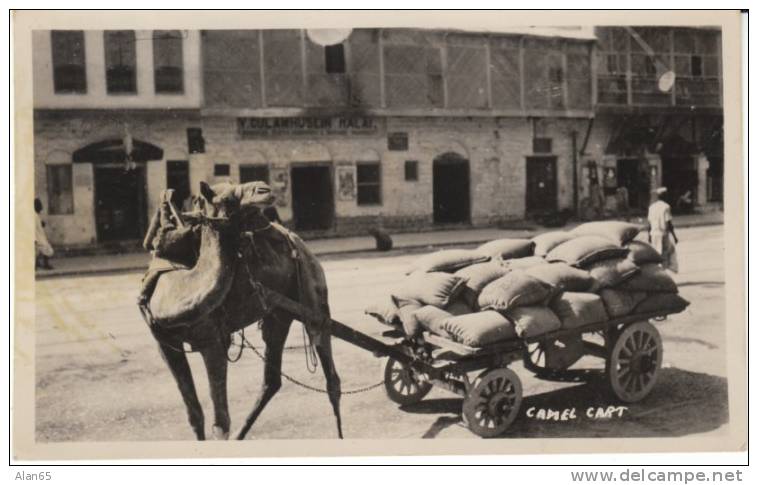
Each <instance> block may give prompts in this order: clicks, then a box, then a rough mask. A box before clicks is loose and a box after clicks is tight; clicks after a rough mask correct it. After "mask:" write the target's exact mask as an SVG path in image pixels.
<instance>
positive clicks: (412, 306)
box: [397, 300, 422, 336]
mask: <svg viewBox="0 0 758 485" xmlns="http://www.w3.org/2000/svg"><path fill="white" fill-rule="evenodd" d="M421 307H422V305H421V303H419V302H417V301H412V300H406V301H403V304H402V306H400V307H399V308H398V309H397V318H398V320H400V323H402V325H403V330H404V331H405V334H406V335H411V336H414V335H418V334H419V332H421V327H420V324H419V322H418V320H417V319H416V312H417V311H418V310H419V309H420V308H421Z"/></svg>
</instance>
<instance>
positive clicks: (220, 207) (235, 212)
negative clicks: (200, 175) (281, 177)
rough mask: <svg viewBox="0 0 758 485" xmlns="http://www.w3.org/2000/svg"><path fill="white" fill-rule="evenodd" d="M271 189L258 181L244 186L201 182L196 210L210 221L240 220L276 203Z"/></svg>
mask: <svg viewBox="0 0 758 485" xmlns="http://www.w3.org/2000/svg"><path fill="white" fill-rule="evenodd" d="M274 199H275V197H274V194H272V193H271V187H269V185H268V184H267V183H265V182H261V181H256V182H248V183H244V184H229V183H221V184H216V185H213V186H210V185H208V184H207V183H205V182H200V196H199V197H198V198H197V199H196V203H195V208H196V209H197V210H199V211H200V212H201V213H202V214H203V215H204V216H205V217H206V218H209V219H218V220H220V219H229V220H232V219H235V220H236V219H238V218H239V216H241V217H243V218H247V217H249V216H250V215H251V214H252V213H253V212H260V211H261V210H262V209H263V208H264V207H266V206H269V205H271V204H272V203H273V202H274Z"/></svg>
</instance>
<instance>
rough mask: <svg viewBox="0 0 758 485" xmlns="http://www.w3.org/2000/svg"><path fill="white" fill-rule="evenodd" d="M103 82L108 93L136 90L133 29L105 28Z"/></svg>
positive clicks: (135, 54)
mask: <svg viewBox="0 0 758 485" xmlns="http://www.w3.org/2000/svg"><path fill="white" fill-rule="evenodd" d="M104 36H105V84H106V87H107V90H108V93H109V94H120V93H136V92H137V68H136V65H137V51H136V46H135V44H134V31H133V30H106V31H105V33H104Z"/></svg>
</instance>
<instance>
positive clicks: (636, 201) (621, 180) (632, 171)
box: [616, 158, 650, 209]
mask: <svg viewBox="0 0 758 485" xmlns="http://www.w3.org/2000/svg"><path fill="white" fill-rule="evenodd" d="M616 180H617V182H618V187H626V191H627V193H628V194H629V207H630V208H631V209H643V208H644V207H643V206H642V200H643V197H641V196H642V195H643V191H644V192H649V191H650V187H649V186H646V185H649V184H645V183H643V178H642V176H641V174H640V160H639V159H638V158H620V159H618V160H617V162H616Z"/></svg>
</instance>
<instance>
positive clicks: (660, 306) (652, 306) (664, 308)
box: [634, 293, 690, 314]
mask: <svg viewBox="0 0 758 485" xmlns="http://www.w3.org/2000/svg"><path fill="white" fill-rule="evenodd" d="M689 305H690V302H688V301H687V300H685V299H684V298H682V297H681V296H679V295H678V294H676V293H653V294H651V295H649V296H648V297H647V298H645V299H644V300H642V302H640V304H639V305H637V306H636V307H635V308H634V313H652V312H661V313H667V314H671V313H680V312H683V311H684V310H685V309H686V308H687V307H688V306H689Z"/></svg>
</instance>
